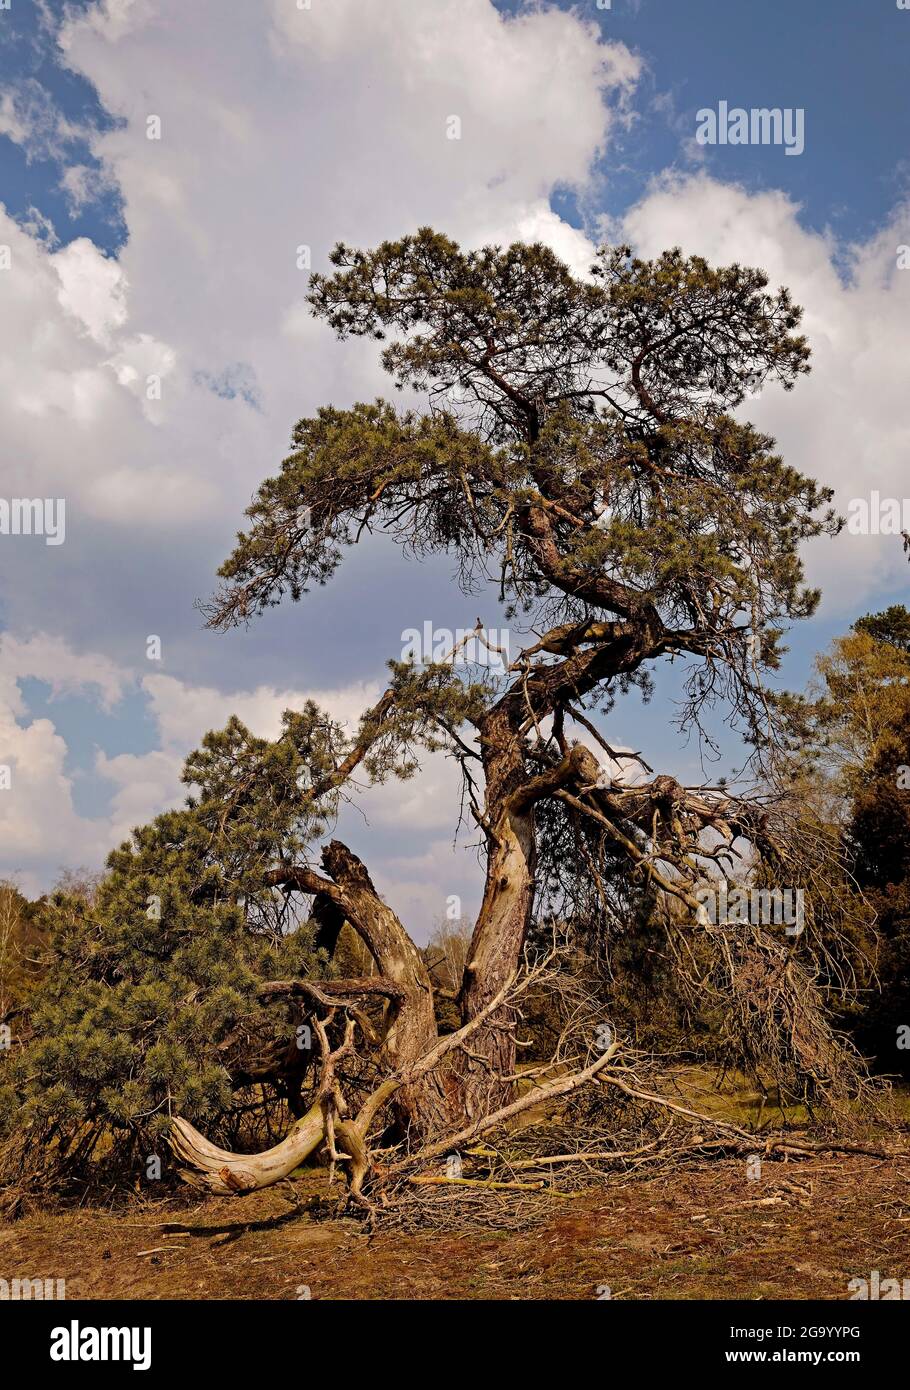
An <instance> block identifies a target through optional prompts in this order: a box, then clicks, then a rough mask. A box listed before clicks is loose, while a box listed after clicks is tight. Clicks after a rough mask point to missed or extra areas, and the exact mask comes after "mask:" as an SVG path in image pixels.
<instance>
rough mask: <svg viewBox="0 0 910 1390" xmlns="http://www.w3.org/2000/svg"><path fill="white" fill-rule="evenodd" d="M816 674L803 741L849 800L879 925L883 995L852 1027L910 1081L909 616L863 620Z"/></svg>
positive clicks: (803, 707) (800, 719) (856, 869)
mask: <svg viewBox="0 0 910 1390" xmlns="http://www.w3.org/2000/svg"><path fill="white" fill-rule="evenodd" d="M817 667H818V673H819V683H818V686H817V688H816V689H815V690H814V691H813V692H812V698H810V699H806V700H803V701H801V702H796V703H795V704H794V720H793V727H794V729H795V730H797V733H798V737H797V738H796V741H797V743H800V742H801V746H802V747H803V749H804V750H805V752H806V753H807V754H808V755H809V757H810V758H811V759H812V761H813V762H814V763H815V765H816V766H818V767H819V768H820V769H822V770H823V771H824V772H825V773H826V774H827V777H828V779H829V782H830V785H831V787H832V789H833V790H834V791H835V792H836V793H837V794H838V796H839V797H840V799H841V808H840V811H839V819H840V821H841V824H842V827H843V838H844V842H845V845H846V849H847V852H848V855H849V862H850V864H851V868H852V872H853V874H854V876H855V879H856V882H857V884H858V885H859V887H860V888H861V889H862V891H863V893H864V894H865V896H866V898H867V900H868V902H869V904H870V905H871V907H872V909H873V910H874V912H875V914H876V919H877V920H876V924H875V926H876V931H877V933H878V950H877V960H876V968H877V972H878V983H879V988H878V989H876V988H870V989H869V990H868V992H867V993H866V995H865V997H864V1002H863V1006H862V1008H861V1009H860V1010H859V1012H858V1013H857V1014H856V1016H855V1019H854V1024H853V1026H854V1029H855V1033H856V1037H857V1039H858V1041H859V1042H860V1044H861V1046H862V1047H863V1049H864V1050H865V1051H867V1052H869V1053H871V1054H873V1055H875V1056H876V1057H877V1059H878V1065H879V1066H880V1067H881V1068H882V1069H884V1070H886V1071H897V1070H900V1071H903V1072H904V1073H908V1072H910V1052H908V1051H907V1050H906V1049H903V1048H899V1047H898V1046H897V1041H898V1030H899V1029H900V1028H902V1027H906V1026H908V1025H910V613H908V611H907V609H906V608H904V607H903V606H902V605H893V606H892V607H890V608H888V609H886V610H885V611H884V612H882V613H875V614H869V615H867V616H865V617H863V618H860V619H859V620H858V621H857V622H856V623H855V624H854V625H853V629H852V631H851V632H850V633H849V634H847V635H846V636H845V637H841V638H838V639H837V640H836V641H835V642H834V643H833V646H832V648H831V650H830V651H829V652H828V653H826V654H825V655H823V656H822V657H820V658H819V660H818V663H817ZM870 984H871V982H870Z"/></svg>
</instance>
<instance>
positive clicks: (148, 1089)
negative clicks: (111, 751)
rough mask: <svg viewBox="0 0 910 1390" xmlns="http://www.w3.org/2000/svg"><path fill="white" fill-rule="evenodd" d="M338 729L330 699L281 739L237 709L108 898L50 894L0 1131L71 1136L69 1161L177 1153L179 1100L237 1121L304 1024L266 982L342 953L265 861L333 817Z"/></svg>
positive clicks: (295, 846) (106, 892) (196, 759)
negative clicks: (272, 997)
mask: <svg viewBox="0 0 910 1390" xmlns="http://www.w3.org/2000/svg"><path fill="white" fill-rule="evenodd" d="M334 733H335V731H334V730H333V728H332V726H331V725H329V724H328V723H327V721H326V720H325V718H324V716H319V715H318V712H317V711H316V710H315V707H308V708H307V709H306V710H305V711H304V712H303V713H302V714H299V715H290V714H289V715H288V716H287V717H286V721H285V733H284V736H283V737H282V738H281V739H279V740H278V741H277V742H276V743H273V744H269V743H266V742H265V741H262V740H258V739H254V738H252V736H251V735H250V734H249V731H248V730H246V729H245V728H244V727H243V725H242V724H240V722H239V721H238V720H235V719H232V720H231V721H230V723H229V724H228V726H227V728H226V729H225V730H223V731H221V732H219V733H213V734H209V735H208V736H207V737H206V739H205V741H204V744H203V747H202V748H201V749H200V750H199V751H198V752H196V753H194V754H192V755H191V757H190V758H189V759H188V761H187V764H186V772H185V777H186V780H188V781H193V782H195V783H197V784H198V785H199V787H200V789H201V790H200V794H199V795H197V796H196V797H194V798H191V799H190V800H189V802H188V804H187V806H186V807H185V808H184V809H183V810H177V811H170V812H166V813H165V814H163V815H160V816H158V817H157V818H156V819H155V820H154V821H153V822H152V824H151V825H147V826H143V827H141V828H140V829H138V830H136V831H134V833H133V837H132V840H131V841H128V842H126V843H124V844H123V845H121V846H120V847H119V848H118V849H117V850H115V851H114V852H113V853H112V854H111V855H110V857H109V859H108V872H107V874H106V876H105V877H104V878H103V880H102V881H101V883H100V885H99V887H98V890H97V893H96V895H95V896H94V899H93V900H92V901H90V900H89V898H88V897H87V896H85V895H83V894H80V893H79V892H78V891H76V892H73V891H63V892H57V893H54V894H52V895H51V896H50V897H49V898H48V899H46V900H43V902H42V903H41V904H40V905H39V909H38V910H39V918H40V927H41V929H42V931H43V932H44V933H45V934H46V937H47V940H48V942H49V948H48V960H47V969H46V973H45V974H44V977H43V979H42V981H41V983H40V984H39V985H38V987H37V988H36V989H35V991H34V992H33V994H32V996H31V998H30V1001H29V1009H28V1015H27V1029H26V1032H27V1036H26V1039H25V1041H26V1045H25V1046H22V1047H19V1046H14V1047H13V1048H12V1049H11V1050H10V1052H9V1054H8V1055H7V1056H6V1058H5V1059H4V1058H2V1057H0V1066H2V1070H0V1085H2V1093H0V1094H2V1101H0V1132H7V1133H8V1132H9V1131H11V1130H12V1129H13V1128H16V1129H17V1130H19V1131H23V1130H24V1131H26V1132H28V1133H30V1134H31V1135H32V1136H33V1142H34V1143H35V1144H36V1145H38V1144H40V1143H50V1144H52V1145H53V1146H56V1152H57V1156H58V1158H59V1159H60V1162H61V1164H63V1165H64V1166H65V1163H66V1161H67V1160H68V1159H69V1158H70V1157H73V1158H76V1157H78V1159H79V1161H80V1162H81V1161H84V1160H85V1159H86V1158H87V1157H88V1156H89V1155H90V1154H91V1153H92V1152H96V1153H103V1152H104V1151H105V1149H109V1150H110V1156H111V1158H112V1159H113V1160H114V1161H117V1160H119V1161H121V1162H128V1161H129V1160H130V1156H138V1157H137V1159H136V1161H137V1162H139V1161H141V1160H144V1158H145V1157H146V1156H147V1155H149V1154H151V1153H153V1152H158V1153H162V1152H163V1150H162V1148H161V1145H160V1142H159V1141H160V1137H161V1135H162V1133H163V1131H164V1130H165V1129H166V1127H167V1123H168V1117H169V1115H170V1114H171V1113H178V1112H179V1113H180V1114H183V1115H185V1116H186V1117H187V1118H189V1119H191V1120H193V1121H195V1122H197V1123H204V1124H205V1125H206V1127H207V1130H208V1132H210V1133H212V1134H213V1135H216V1136H217V1135H219V1134H220V1135H221V1136H222V1137H224V1138H227V1137H229V1136H231V1135H235V1134H236V1120H237V1117H238V1115H239V1114H240V1112H241V1110H242V1108H243V1106H244V1105H245V1104H247V1103H248V1096H247V1095H246V1093H245V1092H244V1090H243V1084H244V1081H245V1078H246V1074H247V1070H248V1068H249V1062H250V1057H251V1056H257V1055H261V1054H263V1053H268V1049H269V1048H270V1047H272V1046H274V1045H275V1044H284V1045H285V1046H287V1045H289V1044H290V1043H291V1042H292V1039H293V1036H294V1022H295V1020H294V1017H293V1016H292V1013H291V1012H290V1011H289V1010H288V1009H287V1008H284V1009H283V1008H282V1007H281V1006H280V1005H279V1006H278V1007H276V1006H275V1005H274V1004H273V1005H271V1006H269V1007H268V1008H266V1007H264V1006H263V1004H262V1003H261V1002H260V1000H259V998H258V995H257V992H258V989H259V987H260V986H261V985H262V983H263V982H265V981H267V980H272V979H279V978H292V977H294V976H297V975H301V974H309V975H316V976H318V975H320V974H324V973H325V969H326V962H325V959H324V957H319V956H317V954H316V952H315V950H314V947H313V933H312V931H311V928H310V926H309V925H308V924H300V923H298V922H297V921H296V920H295V919H294V917H293V916H291V915H290V914H289V909H288V904H287V902H286V900H285V898H284V897H283V895H281V894H279V893H277V892H276V891H275V890H272V889H270V888H268V886H267V885H266V884H265V883H264V877H263V868H264V866H265V865H271V864H272V863H274V862H276V861H277V860H279V859H280V858H281V856H282V855H283V854H286V853H295V854H296V853H298V852H300V851H301V850H302V848H303V846H304V844H305V843H306V838H307V836H308V835H309V834H311V833H313V832H314V831H316V830H318V829H319V828H320V827H321V825H322V821H321V819H320V817H319V816H318V815H315V814H314V813H312V811H311V808H310V806H309V803H308V800H307V796H306V789H305V787H301V785H300V784H301V781H302V780H303V769H304V768H305V769H306V776H307V777H309V778H312V777H314V776H317V777H318V776H319V773H320V770H321V769H320V759H321V758H323V759H324V758H325V757H326V756H327V754H326V748H327V746H328V744H329V743H330V742H331V739H332V737H333V736H334ZM304 760H305V761H304ZM276 1094H277V1093H273V1101H274V1098H275V1095H276ZM86 1133H88V1134H90V1135H91V1142H90V1143H89V1142H83V1140H82V1138H80V1136H81V1135H84V1134H86ZM156 1146H157V1147H156ZM135 1176H136V1177H137V1178H138V1177H139V1176H141V1169H138V1170H137V1172H136V1174H135Z"/></svg>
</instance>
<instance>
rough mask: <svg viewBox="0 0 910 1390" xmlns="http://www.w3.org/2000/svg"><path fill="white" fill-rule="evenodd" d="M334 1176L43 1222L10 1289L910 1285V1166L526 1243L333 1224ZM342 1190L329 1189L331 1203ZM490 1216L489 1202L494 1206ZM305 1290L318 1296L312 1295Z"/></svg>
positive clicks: (643, 1186)
mask: <svg viewBox="0 0 910 1390" xmlns="http://www.w3.org/2000/svg"><path fill="white" fill-rule="evenodd" d="M326 1181H327V1175H326V1173H325V1172H324V1171H313V1172H311V1173H308V1174H306V1175H305V1176H304V1177H303V1178H302V1179H301V1180H300V1181H298V1182H295V1183H294V1184H293V1190H294V1194H295V1195H296V1200H297V1202H298V1203H300V1202H303V1203H305V1204H307V1205H310V1206H311V1207H312V1208H313V1209H312V1210H304V1209H301V1207H300V1206H299V1205H298V1206H295V1205H294V1204H293V1200H292V1196H291V1189H290V1187H289V1186H285V1187H283V1188H281V1189H271V1190H269V1191H266V1192H262V1193H257V1194H254V1195H252V1196H250V1197H246V1198H224V1199H219V1198H210V1197H207V1198H205V1199H199V1198H195V1199H193V1198H192V1197H191V1198H190V1200H185V1199H183V1197H182V1196H181V1197H179V1198H177V1199H171V1200H169V1201H167V1202H165V1203H156V1204H151V1203H148V1202H145V1201H142V1200H140V1199H136V1200H135V1201H134V1202H131V1203H129V1204H128V1205H126V1206H123V1207H121V1208H120V1209H119V1210H116V1211H113V1210H104V1209H99V1208H97V1207H96V1208H80V1209H75V1210H74V1209H72V1208H70V1209H68V1210H61V1211H57V1212H47V1211H43V1212H39V1211H33V1212H30V1213H28V1214H26V1215H25V1216H24V1217H23V1218H22V1219H21V1220H20V1221H18V1222H16V1223H15V1224H13V1225H11V1226H6V1227H4V1228H3V1229H0V1276H2V1277H4V1278H7V1279H12V1278H14V1277H29V1278H33V1277H35V1278H37V1277H42V1278H50V1277H53V1278H61V1277H63V1278H65V1279H66V1293H67V1297H68V1298H89V1299H98V1298H100V1299H111V1298H129V1299H228V1298H239V1299H297V1298H300V1297H307V1296H309V1297H311V1298H314V1299H594V1298H596V1297H598V1291H600V1293H601V1296H602V1295H603V1290H604V1286H609V1289H610V1293H611V1296H612V1297H613V1298H622V1299H664V1298H671V1299H733V1298H748V1299H775V1298H782V1299H805V1298H821V1299H832V1300H835V1299H846V1298H847V1297H848V1289H847V1281H848V1280H849V1279H851V1278H854V1277H856V1276H861V1275H865V1276H866V1277H868V1275H869V1273H870V1271H871V1270H873V1269H877V1270H879V1271H880V1273H881V1277H882V1278H883V1279H884V1278H905V1277H910V1160H907V1159H888V1160H877V1159H874V1158H868V1157H861V1156H858V1155H852V1154H851V1155H824V1156H822V1155H819V1156H817V1157H812V1158H808V1159H804V1160H798V1161H796V1160H794V1161H790V1162H784V1161H778V1162H766V1163H765V1164H764V1169H763V1174H762V1178H761V1181H759V1182H754V1181H749V1180H748V1178H747V1176H746V1171H745V1164H744V1163H743V1161H742V1160H741V1159H724V1160H714V1161H706V1162H701V1163H697V1164H694V1165H692V1166H690V1167H688V1168H683V1169H677V1170H675V1171H674V1172H673V1173H672V1174H670V1175H667V1174H661V1175H660V1176H652V1177H650V1178H642V1179H639V1180H636V1181H634V1182H629V1181H628V1180H625V1181H624V1182H623V1183H614V1182H611V1180H610V1178H608V1177H605V1178H604V1180H603V1185H602V1186H598V1187H595V1188H593V1189H592V1188H589V1189H587V1190H586V1191H584V1192H582V1193H579V1194H577V1195H576V1196H573V1197H562V1198H558V1199H557V1198H553V1199H549V1200H541V1199H540V1198H538V1197H536V1196H535V1197H534V1198H533V1199H532V1200H533V1201H534V1203H535V1206H534V1207H533V1208H532V1207H529V1208H528V1209H527V1210H526V1211H525V1212H524V1217H525V1218H526V1219H527V1220H529V1221H530V1223H531V1224H529V1225H527V1226H526V1227H525V1228H524V1229H522V1230H519V1231H514V1230H512V1231H504V1230H482V1229H475V1230H469V1231H458V1232H455V1231H446V1230H443V1231H425V1232H424V1231H419V1232H417V1233H407V1232H405V1231H403V1230H400V1229H395V1228H391V1229H390V1228H380V1229H378V1230H376V1231H374V1232H372V1233H370V1232H369V1231H367V1230H366V1228H365V1227H364V1225H363V1224H361V1223H360V1222H356V1221H353V1220H350V1219H337V1218H336V1219H324V1218H323V1216H322V1214H321V1211H320V1210H319V1209H320V1208H322V1209H325V1206H326V1203H325V1197H326V1192H327V1189H326ZM339 1190H340V1189H339V1188H338V1187H336V1188H335V1189H334V1191H335V1192H338V1191H339ZM484 1200H488V1201H489V1202H490V1203H491V1204H494V1203H495V1202H496V1200H497V1198H496V1195H495V1194H492V1193H491V1194H490V1195H489V1198H484ZM307 1291H309V1292H307Z"/></svg>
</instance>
